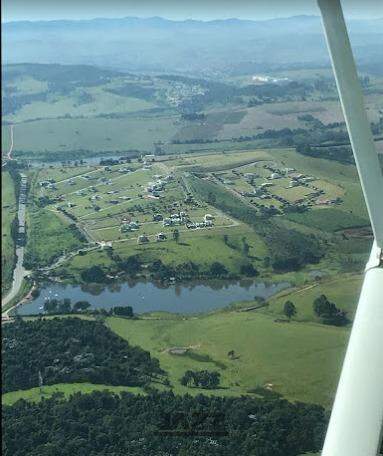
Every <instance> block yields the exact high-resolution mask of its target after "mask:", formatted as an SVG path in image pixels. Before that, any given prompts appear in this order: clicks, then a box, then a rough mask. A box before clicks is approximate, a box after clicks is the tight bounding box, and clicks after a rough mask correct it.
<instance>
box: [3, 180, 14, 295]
mask: <svg viewBox="0 0 383 456" xmlns="http://www.w3.org/2000/svg"><path fill="white" fill-rule="evenodd" d="M16 212H17V205H16V197H15V190H14V183H13V180H12V178H11V176H10V175H9V173H8V172H4V171H2V172H1V284H2V285H1V294H2V295H4V293H5V292H6V291H7V290H8V289H9V287H10V285H11V283H12V275H13V266H14V261H15V250H14V249H15V245H14V242H13V239H12V236H11V226H12V222H13V220H14V218H15V216H16Z"/></svg>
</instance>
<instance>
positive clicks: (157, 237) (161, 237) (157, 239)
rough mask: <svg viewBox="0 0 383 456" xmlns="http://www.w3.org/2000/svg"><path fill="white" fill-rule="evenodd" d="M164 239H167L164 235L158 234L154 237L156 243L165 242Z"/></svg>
mask: <svg viewBox="0 0 383 456" xmlns="http://www.w3.org/2000/svg"><path fill="white" fill-rule="evenodd" d="M166 239H167V236H166V234H165V233H158V234H157V235H156V241H157V242H161V241H166Z"/></svg>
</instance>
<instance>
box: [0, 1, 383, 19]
mask: <svg viewBox="0 0 383 456" xmlns="http://www.w3.org/2000/svg"><path fill="white" fill-rule="evenodd" d="M342 5H343V9H344V13H345V16H346V17H348V18H377V17H383V0H342ZM1 12H2V22H10V21H20V20H29V21H36V20H56V19H93V18H97V17H105V18H108V17H109V18H118V17H126V16H137V17H152V16H161V17H165V18H168V19H173V20H185V19H198V20H212V19H227V18H233V17H236V18H239V19H252V20H265V19H272V18H275V17H289V16H296V15H300V14H307V15H312V14H314V15H319V10H318V7H317V4H316V0H1Z"/></svg>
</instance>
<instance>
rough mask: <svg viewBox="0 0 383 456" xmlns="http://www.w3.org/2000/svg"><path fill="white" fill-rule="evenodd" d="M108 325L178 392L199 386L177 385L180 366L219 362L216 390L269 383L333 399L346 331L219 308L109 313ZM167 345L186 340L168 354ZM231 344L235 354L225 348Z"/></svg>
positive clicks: (323, 400)
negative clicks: (139, 316) (155, 364)
mask: <svg viewBox="0 0 383 456" xmlns="http://www.w3.org/2000/svg"><path fill="white" fill-rule="evenodd" d="M107 325H108V326H109V327H110V328H111V329H112V330H113V331H115V332H116V333H117V334H119V335H120V336H122V337H124V338H126V339H128V340H129V342H130V343H132V344H136V345H139V346H141V347H142V348H144V349H146V350H149V351H150V352H151V354H152V355H153V356H155V357H157V358H158V359H159V360H160V363H161V366H162V368H164V369H165V370H166V371H167V372H168V373H169V378H170V380H171V382H172V384H173V385H174V391H175V392H177V393H187V392H188V393H191V394H197V393H200V392H202V390H199V389H197V388H196V389H194V388H193V389H189V388H186V387H183V386H182V385H180V382H179V379H180V377H181V376H182V374H183V373H184V372H185V370H188V369H192V370H193V369H194V370H199V369H208V370H217V371H219V372H220V374H221V376H222V389H220V390H217V391H215V392H214V394H219V395H222V394H225V395H238V394H244V393H247V392H249V390H251V389H253V388H256V387H257V386H263V385H265V383H272V384H273V389H274V390H275V391H277V392H279V393H281V394H283V395H284V396H285V397H287V398H288V399H290V400H299V401H304V402H313V403H318V404H322V405H324V406H326V407H330V406H331V403H332V400H333V395H334V391H335V388H336V385H337V381H338V376H339V372H340V368H341V364H342V359H343V356H344V352H345V347H346V343H347V339H348V331H347V330H345V329H339V328H335V327H330V326H322V325H318V324H313V323H312V324H310V323H296V322H291V323H288V324H287V323H275V322H274V320H273V318H272V317H270V316H267V315H263V314H258V313H255V312H221V313H215V314H212V315H208V316H204V317H198V318H196V317H195V318H188V319H186V318H185V319H182V320H180V319H177V320H176V319H174V320H171V319H160V318H158V317H155V318H153V319H143V320H137V321H132V320H126V319H121V318H115V317H111V318H108V319H107ZM172 347H188V348H189V351H188V352H187V354H186V355H172V354H170V353H169V352H168V351H167V350H168V349H169V348H172ZM231 350H234V352H235V355H236V359H230V358H229V357H228V355H227V354H228V352H229V351H231Z"/></svg>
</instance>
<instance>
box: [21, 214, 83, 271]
mask: <svg viewBox="0 0 383 456" xmlns="http://www.w3.org/2000/svg"><path fill="white" fill-rule="evenodd" d="M27 224H28V225H27V227H28V228H27V229H28V237H27V245H26V252H25V258H26V261H27V262H28V263H33V264H36V265H38V266H47V265H49V264H50V263H51V262H52V261H54V260H55V259H56V258H58V257H59V256H60V255H62V254H63V253H64V252H65V251H67V252H68V251H71V250H75V249H76V248H80V247H81V246H82V245H83V242H82V241H81V240H79V239H78V238H77V237H76V236H75V235H74V234H73V232H72V231H70V230H69V229H68V226H69V223H68V222H67V221H66V220H64V219H63V218H62V217H60V216H58V215H57V214H55V213H54V212H52V211H50V210H48V209H46V208H44V209H41V208H34V209H32V210H30V211H29V212H28V216H27Z"/></svg>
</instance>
